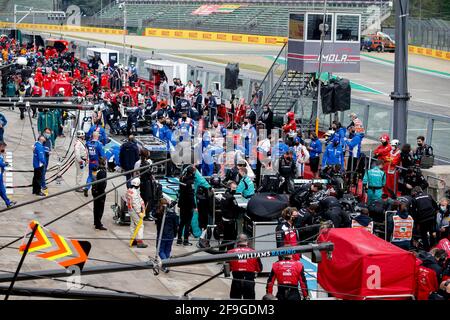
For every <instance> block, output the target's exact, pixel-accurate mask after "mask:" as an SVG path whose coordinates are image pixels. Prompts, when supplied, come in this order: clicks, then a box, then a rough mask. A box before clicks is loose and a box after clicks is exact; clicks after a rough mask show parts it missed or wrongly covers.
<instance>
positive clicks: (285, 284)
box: [266, 255, 309, 300]
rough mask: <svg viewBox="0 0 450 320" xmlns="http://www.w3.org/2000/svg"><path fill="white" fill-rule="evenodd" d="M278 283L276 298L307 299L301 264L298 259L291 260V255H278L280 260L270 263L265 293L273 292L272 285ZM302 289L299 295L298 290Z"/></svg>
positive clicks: (306, 288)
mask: <svg viewBox="0 0 450 320" xmlns="http://www.w3.org/2000/svg"><path fill="white" fill-rule="evenodd" d="M275 281H276V282H277V283H278V292H277V295H276V297H277V298H278V300H300V299H301V298H302V297H303V299H307V300H309V295H308V285H307V284H306V277H305V271H304V267H303V264H302V263H301V262H300V261H295V260H292V256H290V255H289V256H285V257H284V258H282V257H280V261H277V262H275V263H274V264H273V265H272V271H271V272H270V276H269V279H267V287H266V293H268V294H273V285H274V283H275ZM299 285H300V289H301V291H302V293H301V295H300V291H299V289H298V288H299Z"/></svg>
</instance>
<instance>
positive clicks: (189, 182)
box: [177, 166, 195, 246]
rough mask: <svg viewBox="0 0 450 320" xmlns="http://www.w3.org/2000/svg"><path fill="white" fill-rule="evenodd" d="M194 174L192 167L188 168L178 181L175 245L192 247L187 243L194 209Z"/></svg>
mask: <svg viewBox="0 0 450 320" xmlns="http://www.w3.org/2000/svg"><path fill="white" fill-rule="evenodd" d="M194 173H195V168H194V167H193V166H190V167H188V168H187V169H186V173H185V175H184V176H182V177H181V179H180V182H181V183H180V189H179V198H178V207H179V208H180V225H179V228H178V238H177V245H181V244H183V245H185V246H189V245H192V244H191V243H190V242H189V233H190V229H191V221H192V216H193V214H194V209H195V199H194V187H193V184H194ZM182 237H183V239H182Z"/></svg>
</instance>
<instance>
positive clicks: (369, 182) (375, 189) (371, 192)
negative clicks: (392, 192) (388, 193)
mask: <svg viewBox="0 0 450 320" xmlns="http://www.w3.org/2000/svg"><path fill="white" fill-rule="evenodd" d="M383 165H384V163H383V161H382V160H378V161H377V164H376V166H375V167H374V168H372V169H370V170H368V171H367V172H366V173H365V174H364V179H363V184H364V185H365V186H366V187H367V197H368V204H369V205H370V204H372V203H373V202H374V201H376V200H381V196H382V195H383V190H382V189H383V187H384V185H385V184H386V174H385V173H384V171H383Z"/></svg>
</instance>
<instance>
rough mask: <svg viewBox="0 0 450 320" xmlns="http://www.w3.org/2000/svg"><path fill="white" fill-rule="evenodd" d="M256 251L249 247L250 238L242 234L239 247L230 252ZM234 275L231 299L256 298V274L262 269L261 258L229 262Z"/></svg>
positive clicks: (238, 243)
mask: <svg viewBox="0 0 450 320" xmlns="http://www.w3.org/2000/svg"><path fill="white" fill-rule="evenodd" d="M249 252H255V250H253V249H252V248H249V247H248V238H247V235H245V234H240V235H239V237H238V239H237V248H235V249H231V250H229V251H228V253H249ZM229 264H230V269H231V272H232V275H233V282H232V283H231V290H230V299H252V300H254V299H255V275H256V274H257V273H259V272H261V271H262V263H261V260H260V259H259V258H253V259H242V260H233V261H230V262H229Z"/></svg>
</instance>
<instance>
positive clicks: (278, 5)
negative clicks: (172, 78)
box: [88, 0, 390, 36]
mask: <svg viewBox="0 0 450 320" xmlns="http://www.w3.org/2000/svg"><path fill="white" fill-rule="evenodd" d="M126 3H127V25H128V27H129V28H130V29H134V28H136V29H137V28H143V27H154V28H169V29H193V30H203V31H221V32H233V33H247V34H260V35H272V36H285V35H286V34H287V28H288V24H287V15H288V12H289V11H293V10H296V11H299V10H309V11H313V10H322V9H323V1H304V0H296V1H264V0H259V1H249V0H246V1H245V0H244V1H239V2H235V3H239V4H238V5H235V6H234V8H233V9H231V10H229V11H227V13H223V11H222V12H220V10H219V12H213V11H212V12H210V14H193V11H195V10H196V9H199V8H200V7H201V6H204V5H205V4H214V3H221V4H223V3H224V2H223V1H126ZM226 3H227V4H230V3H233V1H227V2H226ZM328 3H329V4H328V7H329V8H330V10H331V9H334V10H336V9H339V10H340V11H343V12H351V13H361V15H362V29H363V31H364V30H366V29H368V28H370V27H372V26H373V25H374V24H377V25H379V24H380V22H381V21H382V20H384V19H385V18H387V17H388V16H389V14H390V7H389V2H388V1H342V0H336V1H333V0H331V1H329V2H328ZM122 17H123V12H122V10H121V9H120V8H119V6H118V5H117V4H115V3H112V4H111V5H109V6H107V7H105V8H104V9H103V10H102V11H101V12H99V13H98V14H97V15H95V17H94V18H95V19H91V21H89V22H88V24H90V25H97V24H98V23H99V21H101V23H102V24H103V25H104V26H107V27H119V26H121V25H122V23H123V22H122ZM99 18H100V19H99Z"/></svg>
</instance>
